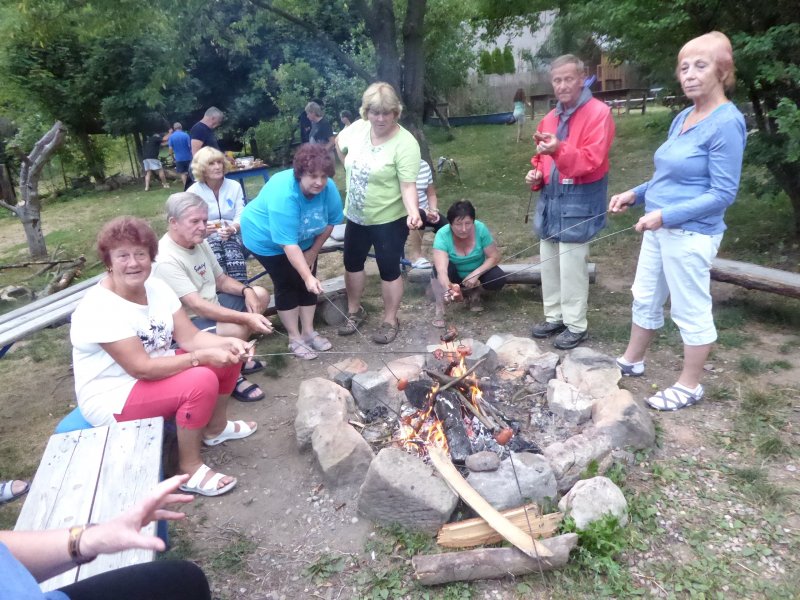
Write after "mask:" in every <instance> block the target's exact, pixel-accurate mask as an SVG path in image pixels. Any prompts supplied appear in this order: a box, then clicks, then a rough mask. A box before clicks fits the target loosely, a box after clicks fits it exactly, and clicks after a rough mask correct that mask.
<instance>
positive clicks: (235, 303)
mask: <svg viewBox="0 0 800 600" xmlns="http://www.w3.org/2000/svg"><path fill="white" fill-rule="evenodd" d="M217 300H219V303H220V306H224V307H225V308H230V309H231V310H235V311H238V312H246V311H247V305H246V304H245V303H244V297H242V296H235V295H233V294H228V293H226V292H219V293H218V294H217ZM192 323H194V326H195V327H197V328H198V329H199V330H200V331H210V332H211V333H216V332H217V322H216V321H212V320H211V319H207V318H205V317H192Z"/></svg>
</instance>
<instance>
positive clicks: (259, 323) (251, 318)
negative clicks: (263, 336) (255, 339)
mask: <svg viewBox="0 0 800 600" xmlns="http://www.w3.org/2000/svg"><path fill="white" fill-rule="evenodd" d="M243 314H244V315H246V318H247V326H248V327H249V328H250V331H253V332H255V333H272V322H270V320H269V319H268V318H267V317H265V316H264V315H262V314H261V313H259V312H250V313H243Z"/></svg>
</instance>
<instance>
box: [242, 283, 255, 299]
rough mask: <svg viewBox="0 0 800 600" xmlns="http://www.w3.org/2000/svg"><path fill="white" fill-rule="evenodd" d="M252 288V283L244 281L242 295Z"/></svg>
mask: <svg viewBox="0 0 800 600" xmlns="http://www.w3.org/2000/svg"><path fill="white" fill-rule="evenodd" d="M252 289H253V286H252V285H250V284H249V283H245V284H244V287H243V288H242V297H244V293H245V291H246V290H252Z"/></svg>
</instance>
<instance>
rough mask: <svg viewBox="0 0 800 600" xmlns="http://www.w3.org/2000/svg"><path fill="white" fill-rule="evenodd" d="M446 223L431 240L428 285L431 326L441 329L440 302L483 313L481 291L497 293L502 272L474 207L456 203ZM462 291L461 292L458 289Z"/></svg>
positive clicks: (459, 202)
mask: <svg viewBox="0 0 800 600" xmlns="http://www.w3.org/2000/svg"><path fill="white" fill-rule="evenodd" d="M447 222H448V223H449V225H445V226H444V227H442V228H441V229H440V230H439V231H438V232H436V237H435V238H434V240H433V265H434V269H433V274H432V277H433V279H432V282H431V285H432V286H433V291H434V295H435V296H436V318H435V319H434V322H433V324H434V326H437V327H444V321H443V319H442V315H443V314H444V305H443V302H444V301H456V302H458V301H461V300H462V299H463V300H464V301H465V302H466V303H467V306H468V307H469V308H470V310H471V311H473V312H480V311H482V310H483V306H482V305H481V297H480V294H481V290H484V289H486V290H491V291H497V290H499V289H500V288H502V287H503V285H505V282H506V280H505V273H504V272H503V270H502V269H501V268H500V267H498V266H497V265H498V264H499V263H500V250H498V249H497V244H495V243H494V239H492V234H491V233H490V232H489V228H488V227H486V225H484V224H483V223H482V222H481V221H477V220H475V207H474V206H473V205H472V203H471V202H469V201H468V200H460V201H458V202H456V203H455V204H453V205H452V206H451V207H450V208H449V209H447ZM462 288H463V290H462Z"/></svg>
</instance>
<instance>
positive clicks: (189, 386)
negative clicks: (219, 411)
mask: <svg viewBox="0 0 800 600" xmlns="http://www.w3.org/2000/svg"><path fill="white" fill-rule="evenodd" d="M176 354H185V352H184V351H183V350H178V351H177V352H176ZM241 370H242V365H240V364H238V365H231V366H229V367H212V366H207V365H203V366H200V367H192V368H190V369H187V370H185V371H183V372H181V373H178V374H177V375H172V376H170V377H165V378H164V379H158V380H155V381H141V380H140V381H137V382H136V384H135V385H134V386H133V389H132V390H131V393H130V394H129V395H128V399H127V400H126V401H125V406H124V407H123V408H122V412H121V413H119V414H118V415H114V418H115V419H116V420H117V422H120V421H133V420H135V419H150V418H152V417H164V418H165V419H171V418H172V417H175V422H176V423H177V424H178V427H184V428H186V429H200V428H201V427H205V426H206V425H208V422H209V421H210V420H211V414H212V413H213V412H214V407H215V406H216V404H217V399H218V398H219V396H221V395H222V396H226V395H228V394H230V393H231V392H232V391H233V388H234V387H235V386H236V380H237V379H238V378H239V373H240V372H241Z"/></svg>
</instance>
